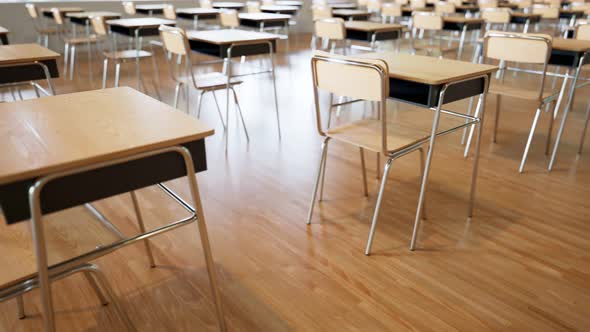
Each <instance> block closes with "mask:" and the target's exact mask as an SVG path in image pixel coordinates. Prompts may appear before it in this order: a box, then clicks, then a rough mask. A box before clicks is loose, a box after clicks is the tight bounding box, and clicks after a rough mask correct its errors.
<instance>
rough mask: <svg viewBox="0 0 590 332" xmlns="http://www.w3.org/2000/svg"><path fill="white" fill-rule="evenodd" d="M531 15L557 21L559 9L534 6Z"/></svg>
mask: <svg viewBox="0 0 590 332" xmlns="http://www.w3.org/2000/svg"><path fill="white" fill-rule="evenodd" d="M533 14H541V17H542V18H544V19H553V20H556V19H559V7H549V6H546V5H534V6H533Z"/></svg>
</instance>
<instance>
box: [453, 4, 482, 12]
mask: <svg viewBox="0 0 590 332" xmlns="http://www.w3.org/2000/svg"><path fill="white" fill-rule="evenodd" d="M455 11H456V12H457V13H477V12H479V6H478V5H477V4H463V5H460V6H455Z"/></svg>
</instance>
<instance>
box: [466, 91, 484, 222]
mask: <svg viewBox="0 0 590 332" xmlns="http://www.w3.org/2000/svg"><path fill="white" fill-rule="evenodd" d="M485 100H486V94H481V95H480V97H479V101H478V103H477V108H476V109H475V113H476V114H479V113H480V110H481V116H480V117H479V123H478V124H476V125H474V126H477V136H475V153H474V156H473V171H472V172H471V191H470V193H469V207H468V210H467V217H468V218H471V217H472V216H473V209H474V207H475V189H476V184H477V172H478V170H479V151H480V147H481V135H482V132H483V120H484V115H485V113H484V112H483V108H484V107H485V104H486V101H485ZM476 117H477V115H476Z"/></svg>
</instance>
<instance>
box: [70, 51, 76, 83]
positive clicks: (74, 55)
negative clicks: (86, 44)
mask: <svg viewBox="0 0 590 332" xmlns="http://www.w3.org/2000/svg"><path fill="white" fill-rule="evenodd" d="M71 52H72V54H71V55H70V81H71V80H73V79H74V63H75V62H76V45H72V50H71Z"/></svg>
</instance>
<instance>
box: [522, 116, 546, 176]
mask: <svg viewBox="0 0 590 332" xmlns="http://www.w3.org/2000/svg"><path fill="white" fill-rule="evenodd" d="M539 116H541V108H540V107H539V108H537V112H536V113H535V117H534V119H533V124H532V125H531V131H530V132H529V137H528V139H527V141H526V145H525V147H524V153H523V155H522V160H521V161H520V167H519V168H518V172H519V173H522V172H523V170H524V164H525V163H526V159H527V156H528V154H529V149H530V147H531V142H532V141H533V136H534V135H535V128H536V127H537V122H538V121H539Z"/></svg>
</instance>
